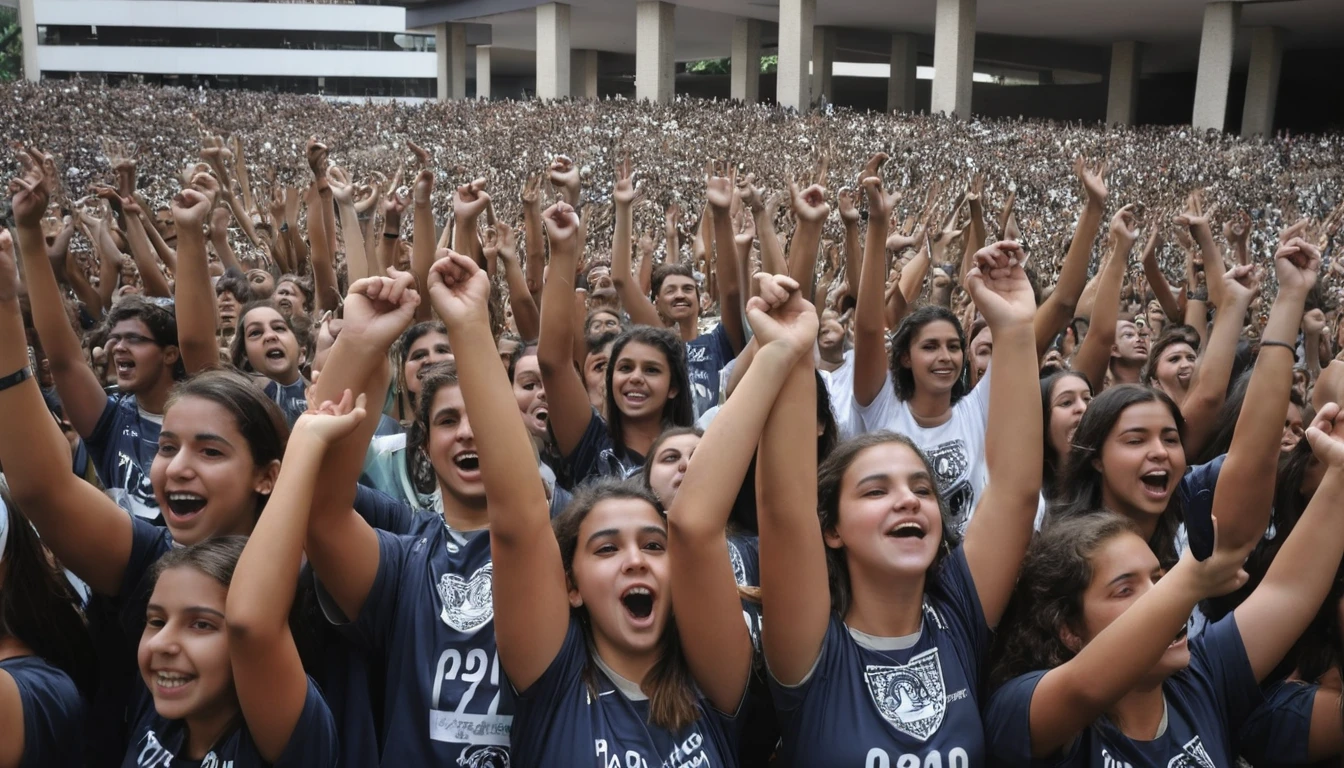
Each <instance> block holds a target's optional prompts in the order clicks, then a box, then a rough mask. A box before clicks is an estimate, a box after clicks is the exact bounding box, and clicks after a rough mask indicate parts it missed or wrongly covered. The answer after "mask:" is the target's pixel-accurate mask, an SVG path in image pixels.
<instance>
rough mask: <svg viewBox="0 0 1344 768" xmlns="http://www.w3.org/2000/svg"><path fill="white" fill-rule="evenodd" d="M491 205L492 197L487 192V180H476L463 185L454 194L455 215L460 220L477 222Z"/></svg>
mask: <svg viewBox="0 0 1344 768" xmlns="http://www.w3.org/2000/svg"><path fill="white" fill-rule="evenodd" d="M488 205H490V195H488V194H486V192H485V179H476V180H474V181H472V182H471V183H469V184H462V185H460V186H459V187H458V188H457V191H456V192H454V193H453V215H454V216H456V217H458V218H465V219H471V220H473V221H474V220H475V218H476V217H477V216H480V215H481V214H482V213H484V212H485V209H486V206H488Z"/></svg>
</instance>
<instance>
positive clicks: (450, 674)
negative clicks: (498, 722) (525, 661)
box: [432, 648, 499, 715]
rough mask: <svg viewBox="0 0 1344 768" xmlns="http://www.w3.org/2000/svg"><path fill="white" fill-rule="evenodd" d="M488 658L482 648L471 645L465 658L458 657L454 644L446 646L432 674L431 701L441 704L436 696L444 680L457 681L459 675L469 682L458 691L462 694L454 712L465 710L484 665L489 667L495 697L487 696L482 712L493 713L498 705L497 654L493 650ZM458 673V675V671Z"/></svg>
mask: <svg viewBox="0 0 1344 768" xmlns="http://www.w3.org/2000/svg"><path fill="white" fill-rule="evenodd" d="M493 656H494V658H493V659H492V658H491V656H490V655H487V654H486V652H485V649H483V648H472V649H470V650H469V651H467V657H466V660H465V662H464V661H463V658H462V651H461V650H460V649H458V648H448V649H447V650H445V651H444V652H443V653H442V654H440V655H439V668H438V671H437V672H436V674H435V676H434V697H433V699H432V701H433V702H434V704H435V705H437V706H442V703H443V702H442V701H441V699H440V698H439V697H440V695H441V694H442V692H443V683H444V681H448V682H457V681H458V680H459V679H460V680H461V681H462V682H464V683H470V685H469V686H468V687H467V690H465V691H463V692H462V698H461V699H459V700H458V702H457V706H456V707H455V708H454V709H453V711H454V712H457V713H459V714H463V713H466V712H467V706H468V705H469V704H470V703H471V699H472V697H473V696H475V695H476V688H477V687H478V686H479V685H480V684H481V681H482V680H484V679H485V673H486V669H487V668H489V670H490V685H491V687H493V688H494V689H495V698H494V699H493V700H491V702H490V706H489V707H488V708H487V709H486V710H485V714H488V715H493V714H495V713H496V711H497V710H498V709H499V654H497V653H496V654H493ZM459 674H460V675H461V677H460V678H459V677H458V675H459Z"/></svg>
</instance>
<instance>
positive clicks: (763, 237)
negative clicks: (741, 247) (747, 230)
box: [742, 180, 789, 275]
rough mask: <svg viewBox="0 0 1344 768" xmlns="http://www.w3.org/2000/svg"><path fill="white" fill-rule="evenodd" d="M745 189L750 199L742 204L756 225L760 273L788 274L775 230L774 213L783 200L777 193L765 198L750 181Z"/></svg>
mask: <svg viewBox="0 0 1344 768" xmlns="http://www.w3.org/2000/svg"><path fill="white" fill-rule="evenodd" d="M746 189H748V190H750V191H751V192H750V193H751V199H750V200H747V199H746V198H745V197H744V198H743V200H742V203H743V204H744V205H746V206H747V208H748V209H749V210H750V213H751V218H752V221H753V222H754V223H755V225H756V237H757V238H758V239H759V240H760V241H761V271H762V272H765V273H767V274H771V275H785V274H788V272H789V265H788V262H787V261H785V259H784V245H783V244H782V243H780V241H779V233H778V232H777V231H776V230H775V213H776V212H777V211H778V210H779V205H780V203H781V202H783V199H784V198H783V196H781V195H780V194H778V193H776V194H773V195H770V196H769V197H766V196H765V192H764V191H762V190H760V189H758V188H756V187H755V186H753V185H752V183H751V182H750V180H749V181H748V183H747V186H746Z"/></svg>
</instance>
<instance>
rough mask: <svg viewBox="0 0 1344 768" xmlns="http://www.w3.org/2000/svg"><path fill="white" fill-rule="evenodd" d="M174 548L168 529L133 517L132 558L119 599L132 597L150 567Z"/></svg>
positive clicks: (123, 576) (127, 564)
mask: <svg viewBox="0 0 1344 768" xmlns="http://www.w3.org/2000/svg"><path fill="white" fill-rule="evenodd" d="M172 547H173V543H172V539H171V537H170V534H169V533H168V529H167V528H162V527H160V526H157V525H154V524H153V523H150V522H149V521H147V520H142V519H140V518H138V517H135V516H131V558H130V560H128V561H127V562H126V571H125V573H123V574H122V577H121V594H120V595H118V597H122V598H127V597H130V596H131V595H132V593H133V592H134V591H135V588H136V587H137V586H139V584H140V581H141V580H142V579H144V577H145V573H147V572H148V571H149V569H150V567H152V566H153V565H154V563H156V562H158V560H159V558H160V557H163V556H164V555H165V554H167V552H168V550H170V549H172ZM142 618H143V617H142Z"/></svg>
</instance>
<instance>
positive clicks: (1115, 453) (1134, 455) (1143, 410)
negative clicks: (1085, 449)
mask: <svg viewBox="0 0 1344 768" xmlns="http://www.w3.org/2000/svg"><path fill="white" fill-rule="evenodd" d="M1092 462H1093V466H1094V467H1096V468H1097V470H1098V471H1099V472H1101V474H1102V491H1101V492H1102V497H1101V498H1102V504H1104V505H1105V506H1106V508H1107V509H1110V510H1113V511H1115V512H1119V513H1121V514H1123V515H1125V516H1126V517H1129V518H1130V519H1131V520H1134V521H1135V522H1136V523H1138V524H1139V527H1140V529H1141V530H1146V529H1147V528H1146V527H1145V523H1147V524H1148V526H1151V524H1152V522H1153V520H1154V519H1155V518H1156V517H1157V516H1159V515H1161V514H1162V513H1163V512H1164V511H1166V509H1167V504H1168V503H1169V502H1170V501H1171V495H1172V494H1173V493H1175V491H1176V486H1177V484H1178V483H1179V482H1180V480H1181V476H1182V475H1183V474H1184V473H1185V449H1184V447H1183V446H1182V445H1181V436H1180V432H1178V431H1177V429H1176V420H1175V419H1174V418H1173V417H1172V415H1171V411H1170V410H1168V408H1167V406H1166V405H1164V404H1162V403H1161V402H1157V401H1151V402H1146V403H1135V404H1134V405H1131V406H1129V407H1128V408H1126V409H1125V410H1124V412H1123V413H1121V414H1120V418H1118V419H1116V422H1115V424H1114V426H1112V427H1111V431H1110V432H1109V433H1107V435H1106V441H1105V443H1104V444H1103V445H1102V447H1101V456H1100V457H1099V458H1094V459H1093V460H1092Z"/></svg>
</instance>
